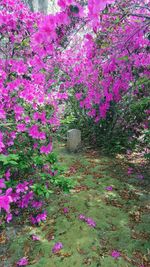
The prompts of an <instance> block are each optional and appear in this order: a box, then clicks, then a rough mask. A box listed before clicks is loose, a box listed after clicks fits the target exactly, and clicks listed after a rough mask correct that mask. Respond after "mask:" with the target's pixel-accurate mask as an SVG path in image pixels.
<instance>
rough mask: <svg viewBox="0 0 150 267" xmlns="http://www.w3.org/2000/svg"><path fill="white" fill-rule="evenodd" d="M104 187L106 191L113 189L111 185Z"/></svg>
mask: <svg viewBox="0 0 150 267" xmlns="http://www.w3.org/2000/svg"><path fill="white" fill-rule="evenodd" d="M105 189H106V190H107V191H112V190H113V187H112V186H107V187H106V188H105Z"/></svg>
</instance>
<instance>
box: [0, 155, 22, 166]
mask: <svg viewBox="0 0 150 267" xmlns="http://www.w3.org/2000/svg"><path fill="white" fill-rule="evenodd" d="M18 160H19V156H18V155H16V154H9V155H7V156H5V155H3V154H1V155H0V164H1V165H3V166H7V167H11V166H16V165H18Z"/></svg>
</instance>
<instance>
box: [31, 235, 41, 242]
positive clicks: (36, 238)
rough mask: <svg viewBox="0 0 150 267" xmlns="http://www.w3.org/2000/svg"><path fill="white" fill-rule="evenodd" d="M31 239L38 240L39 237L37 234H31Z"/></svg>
mask: <svg viewBox="0 0 150 267" xmlns="http://www.w3.org/2000/svg"><path fill="white" fill-rule="evenodd" d="M32 240H34V241H40V237H39V236H38V235H32Z"/></svg>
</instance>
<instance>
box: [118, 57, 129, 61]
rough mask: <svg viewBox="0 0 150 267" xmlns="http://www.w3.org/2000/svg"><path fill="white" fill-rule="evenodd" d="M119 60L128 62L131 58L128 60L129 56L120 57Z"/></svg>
mask: <svg viewBox="0 0 150 267" xmlns="http://www.w3.org/2000/svg"><path fill="white" fill-rule="evenodd" d="M118 60H124V61H128V60H129V58H128V56H124V57H119V58H118Z"/></svg>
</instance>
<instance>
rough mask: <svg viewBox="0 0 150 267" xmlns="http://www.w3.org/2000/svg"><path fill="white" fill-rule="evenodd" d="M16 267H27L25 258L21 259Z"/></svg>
mask: <svg viewBox="0 0 150 267" xmlns="http://www.w3.org/2000/svg"><path fill="white" fill-rule="evenodd" d="M17 265H18V266H27V265H28V259H27V258H26V257H23V258H21V259H20V260H19V261H18V262H17Z"/></svg>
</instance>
